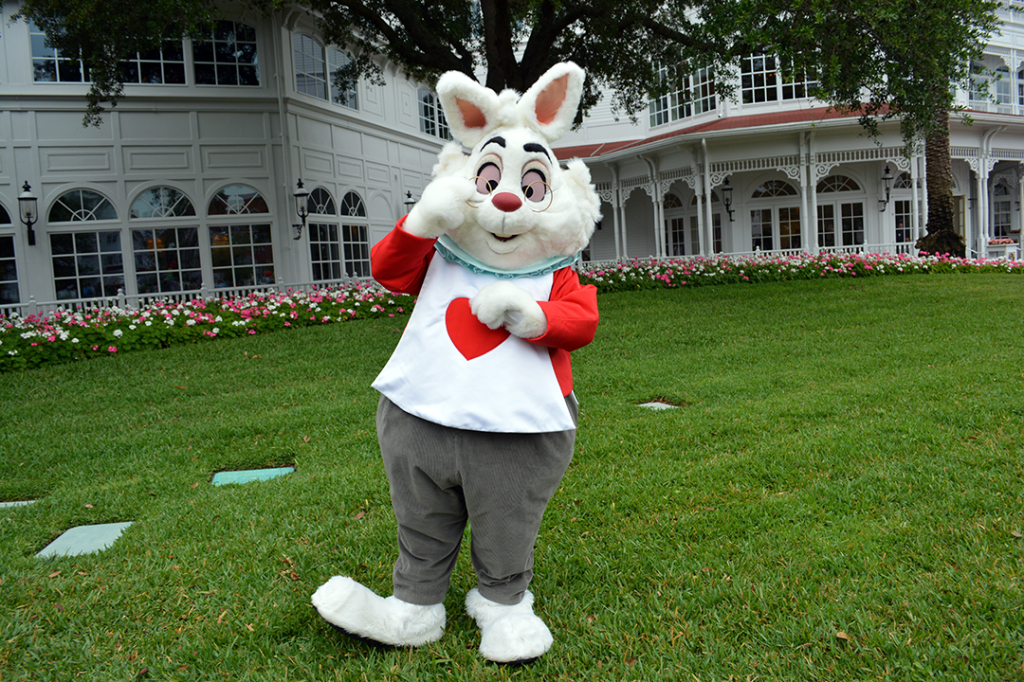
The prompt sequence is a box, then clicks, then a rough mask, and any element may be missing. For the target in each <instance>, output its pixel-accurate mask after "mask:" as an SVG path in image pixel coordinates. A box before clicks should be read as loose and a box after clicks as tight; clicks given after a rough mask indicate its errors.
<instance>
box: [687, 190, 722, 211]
mask: <svg viewBox="0 0 1024 682" xmlns="http://www.w3.org/2000/svg"><path fill="white" fill-rule="evenodd" d="M702 198H703V197H702ZM711 203H712V204H717V203H718V192H716V191H715V190H711ZM696 205H697V195H696V194H694V195H693V198H692V199H690V207H691V208H692V207H694V206H696Z"/></svg>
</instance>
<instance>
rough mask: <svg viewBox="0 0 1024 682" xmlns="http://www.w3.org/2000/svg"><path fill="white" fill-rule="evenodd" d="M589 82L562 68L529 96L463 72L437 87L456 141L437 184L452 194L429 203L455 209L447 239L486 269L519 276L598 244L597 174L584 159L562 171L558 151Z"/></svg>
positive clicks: (573, 68) (437, 172) (439, 168)
mask: <svg viewBox="0 0 1024 682" xmlns="http://www.w3.org/2000/svg"><path fill="white" fill-rule="evenodd" d="M584 77H585V76H584V72H583V70H582V69H581V68H580V67H578V66H577V65H575V64H573V63H562V64H557V65H555V66H554V67H552V68H551V69H550V70H549V71H548V72H547V73H545V74H544V75H543V76H542V77H541V78H540V80H538V81H537V83H535V84H534V85H533V87H531V88H530V89H529V90H528V91H527V92H526V94H524V95H523V96H522V97H519V96H518V94H517V93H516V92H514V91H512V90H505V91H503V92H502V93H501V94H497V93H495V92H494V91H493V90H489V89H487V88H485V87H483V86H481V85H479V84H478V83H477V82H476V81H474V80H472V79H471V78H469V77H468V76H466V75H464V74H462V73H459V72H449V73H446V74H444V75H443V76H442V77H441V79H440V80H439V81H438V84H437V93H438V98H439V99H440V102H441V106H442V108H443V109H444V113H445V117H446V118H447V120H448V125H449V127H450V128H451V131H452V136H453V137H454V138H455V139H456V140H457V142H453V143H450V144H449V145H447V146H446V147H445V148H444V149H443V150H442V152H441V155H440V160H439V162H438V164H437V165H436V166H435V167H434V173H433V174H434V181H433V182H432V183H431V185H442V186H445V187H447V188H448V189H449V191H448V192H441V193H434V194H436V196H433V197H428V196H427V195H428V194H431V193H430V192H429V191H428V190H429V189H430V188H428V190H425V191H424V199H427V200H428V201H429V203H433V204H434V205H435V206H437V202H439V201H446V202H448V205H447V206H446V207H444V209H445V210H444V212H446V213H448V214H449V220H448V221H446V223H445V227H447V229H446V230H444V232H445V233H446V234H447V235H448V238H449V239H450V240H451V241H452V242H454V243H455V244H456V245H457V246H458V247H459V248H461V249H462V250H463V251H465V252H467V253H468V254H469V255H471V256H472V257H474V258H475V259H477V260H478V261H480V262H481V263H483V264H485V265H487V266H489V267H492V268H496V269H499V270H506V271H508V270H519V269H523V268H528V267H531V266H535V265H537V264H539V263H543V262H546V261H550V260H552V259H556V258H565V257H570V258H571V257H575V256H576V254H577V253H578V252H579V251H580V250H581V249H583V247H585V246H586V245H587V242H588V241H589V240H590V237H591V235H592V234H593V231H594V227H595V225H596V223H597V221H598V220H600V218H601V216H600V213H599V210H600V201H599V199H598V197H597V194H596V192H595V191H594V187H593V185H592V184H591V181H590V172H589V171H588V170H587V167H586V165H584V163H583V162H582V161H580V160H578V159H576V160H573V161H571V162H569V164H568V167H567V168H565V169H563V168H561V167H560V166H559V163H558V159H556V158H555V154H554V152H553V151H552V150H551V146H550V144H551V143H552V142H554V141H555V140H557V139H559V138H560V137H561V136H562V135H564V134H565V133H566V131H568V129H569V127H570V126H571V125H572V122H573V119H574V118H575V116H576V109H577V107H578V105H579V99H580V94H581V93H582V91H583V79H584ZM459 143H461V144H459ZM445 195H447V196H445ZM453 195H454V196H453ZM424 208H428V207H424ZM437 208H441V207H440V206H437ZM453 213H456V214H457V215H453Z"/></svg>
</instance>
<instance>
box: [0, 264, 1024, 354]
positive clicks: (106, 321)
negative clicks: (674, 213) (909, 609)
mask: <svg viewBox="0 0 1024 682" xmlns="http://www.w3.org/2000/svg"><path fill="white" fill-rule="evenodd" d="M970 272H1002V273H1013V274H1021V273H1024V261H1006V260H995V259H988V260H971V259H965V258H950V257H949V256H927V255H922V256H908V255H892V254H835V253H828V254H825V253H823V254H818V255H816V256H812V255H809V254H801V255H792V256H780V255H769V254H765V255H761V256H748V257H729V258H727V257H717V258H691V259H685V260H684V259H675V260H653V259H645V260H639V259H638V260H631V261H625V262H621V263H615V264H611V265H607V266H595V267H589V268H584V269H583V270H582V271H581V273H580V279H581V281H583V282H584V283H585V284H594V285H595V286H596V287H597V288H598V290H599V291H601V292H609V291H626V290H636V289H658V288H676V287H693V286H706V285H713V284H739V283H751V282H777V281H784V280H793V279H818V278H822V277H872V276H880V275H900V274H914V273H917V274H938V273H970ZM412 305H413V299H412V297H410V296H399V295H396V294H390V293H388V292H387V291H386V290H385V289H383V288H382V287H380V286H378V285H376V284H356V285H352V286H347V287H336V288H329V289H326V288H325V289H319V290H316V291H314V292H311V293H307V292H302V291H291V290H288V291H285V292H283V293H278V292H272V291H270V292H259V293H253V294H249V295H247V296H240V297H237V298H232V299H224V300H222V299H195V300H192V301H188V302H170V301H164V302H157V303H153V304H150V305H148V306H145V307H142V308H116V307H114V308H104V309H101V310H97V311H93V312H67V311H57V312H55V313H52V314H49V315H45V316H38V317H37V316H34V315H33V316H29V317H25V318H11V319H6V320H0V371H5V370H11V369H21V368H28V367H38V366H40V365H44V364H48V363H52V362H66V361H70V360H82V359H86V358H91V357H99V356H110V355H119V354H122V353H125V352H127V351H130V350H134V349H137V348H163V347H166V346H170V345H172V344H176V343H189V342H197V341H205V340H209V339H217V338H224V337H228V338H231V337H238V336H244V335H252V334H257V333H262V332H266V331H274V330H280V329H295V328H297V327H305V326H309V325H320V324H331V323H335V322H344V321H347V320H353V319H365V318H371V317H381V316H390V317H394V316H395V315H402V314H406V313H408V312H410V311H411V309H412Z"/></svg>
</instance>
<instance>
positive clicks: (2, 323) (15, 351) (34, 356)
mask: <svg viewBox="0 0 1024 682" xmlns="http://www.w3.org/2000/svg"><path fill="white" fill-rule="evenodd" d="M412 303H413V299H412V297H409V296H399V295H396V294H390V293H388V292H387V291H386V290H385V289H383V288H382V287H380V286H378V285H376V284H362V283H360V284H356V285H352V286H347V287H335V288H325V289H317V290H314V291H312V292H303V291H292V290H287V291H285V292H275V291H264V292H256V293H252V294H249V295H246V296H240V297H236V298H231V299H223V300H222V299H217V298H212V299H193V300H191V301H184V302H178V301H174V302H172V301H158V302H156V303H152V304H150V305H147V306H144V307H141V308H117V307H111V308H102V309H99V310H95V311H85V312H69V311H63V310H58V311H56V312H53V313H51V314H47V315H43V316H35V315H30V316H28V317H24V318H19V317H15V318H10V319H3V320H0V371H4V370H10V369H20V368H26V367H38V366H40V365H43V364H48V363H52V362H66V361H69V360H82V359H86V358H91V357H97V356H109V355H119V354H121V353H125V352H128V351H131V350H135V349H137V348H163V347H166V346H170V345H172V344H177V343H189V342H197V341H205V340H209V339H216V338H225V337H226V338H231V337H238V336H245V335H252V334H257V333H263V332H267V331H274V330H279V329H295V328H297V327H306V326H310V325H320V324H331V323H334V322H344V321H346V320H351V319H364V318H370V317H382V316H390V317H394V316H395V315H401V314H404V313H406V312H407V311H409V310H410V309H411V308H412Z"/></svg>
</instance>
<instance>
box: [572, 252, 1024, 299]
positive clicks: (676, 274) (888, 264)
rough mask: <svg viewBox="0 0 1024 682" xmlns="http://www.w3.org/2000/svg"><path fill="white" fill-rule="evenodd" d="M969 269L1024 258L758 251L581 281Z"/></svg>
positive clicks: (651, 264) (660, 282)
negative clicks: (772, 252)
mask: <svg viewBox="0 0 1024 682" xmlns="http://www.w3.org/2000/svg"><path fill="white" fill-rule="evenodd" d="M956 272H959V273H968V272H1002V273H1016V274H1022V273H1024V261H1007V260H1001V259H1000V260H997V259H967V258H952V257H950V256H949V255H942V256H930V255H926V254H922V255H920V256H910V255H906V254H841V253H820V254H818V255H810V254H795V255H771V254H765V255H758V256H739V257H715V258H688V259H673V260H654V259H635V260H631V261H624V262H620V263H614V264H611V265H608V266H604V267H602V266H594V267H589V268H585V269H584V270H583V271H582V272H581V273H580V279H581V280H582V281H584V282H585V283H589V284H593V285H595V286H596V287H597V289H598V291H601V292H608V291H628V290H636V289H659V288H676V287H694V286H706V285H709V284H740V283H750V282H780V281H785V280H794V279H820V278H822V277H875V276H880V275H903V274H939V273H956Z"/></svg>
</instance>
